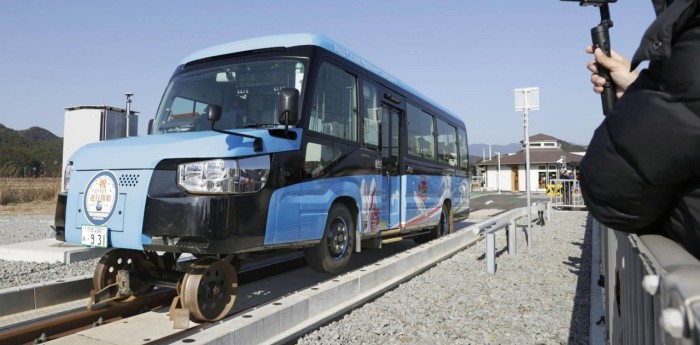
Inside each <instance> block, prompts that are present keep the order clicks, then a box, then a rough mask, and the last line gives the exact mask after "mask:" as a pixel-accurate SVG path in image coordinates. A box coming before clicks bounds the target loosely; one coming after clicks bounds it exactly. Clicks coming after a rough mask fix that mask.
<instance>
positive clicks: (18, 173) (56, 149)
mask: <svg viewBox="0 0 700 345" xmlns="http://www.w3.org/2000/svg"><path fill="white" fill-rule="evenodd" d="M62 161H63V139H62V138H59V137H57V136H56V135H54V134H53V133H51V132H49V131H47V130H45V129H43V128H40V127H32V128H29V129H26V130H21V131H16V130H13V129H10V128H7V127H5V126H3V125H2V124H0V177H60V176H61V170H62V167H61V163H62Z"/></svg>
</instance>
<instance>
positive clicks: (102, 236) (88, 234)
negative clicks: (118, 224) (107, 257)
mask: <svg viewBox="0 0 700 345" xmlns="http://www.w3.org/2000/svg"><path fill="white" fill-rule="evenodd" d="M82 230H83V234H82V237H81V239H80V244H82V245H84V246H89V247H100V248H107V227H106V226H94V225H83V227H82Z"/></svg>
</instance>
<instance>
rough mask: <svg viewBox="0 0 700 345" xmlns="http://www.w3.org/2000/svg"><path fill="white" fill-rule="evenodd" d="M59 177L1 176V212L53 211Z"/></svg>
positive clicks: (59, 185)
mask: <svg viewBox="0 0 700 345" xmlns="http://www.w3.org/2000/svg"><path fill="white" fill-rule="evenodd" d="M60 188H61V181H60V179H59V178H5V177H2V178H0V214H37V213H52V212H53V210H54V209H55V207H56V195H57V194H58V192H59V189H60Z"/></svg>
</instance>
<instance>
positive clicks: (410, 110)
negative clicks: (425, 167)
mask: <svg viewBox="0 0 700 345" xmlns="http://www.w3.org/2000/svg"><path fill="white" fill-rule="evenodd" d="M406 118H407V119H408V126H407V127H408V154H409V155H411V156H414V157H419V158H425V159H431V160H434V159H435V139H434V136H433V135H434V133H435V131H434V129H433V116H432V115H430V114H428V113H426V112H424V111H423V110H421V109H419V108H418V107H416V106H414V105H413V104H411V103H406Z"/></svg>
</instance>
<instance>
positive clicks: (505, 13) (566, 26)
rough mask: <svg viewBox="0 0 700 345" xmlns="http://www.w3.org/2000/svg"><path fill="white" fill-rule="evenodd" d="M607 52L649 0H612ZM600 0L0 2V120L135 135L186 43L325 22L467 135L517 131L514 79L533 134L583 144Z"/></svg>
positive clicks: (619, 45) (500, 137)
mask: <svg viewBox="0 0 700 345" xmlns="http://www.w3.org/2000/svg"><path fill="white" fill-rule="evenodd" d="M610 6H611V16H612V19H613V21H614V24H615V26H614V27H613V28H612V29H611V37H612V38H611V41H612V46H613V48H614V49H616V50H618V51H619V52H621V53H622V54H624V55H626V56H628V57H629V56H631V55H632V54H633V53H634V50H635V49H636V47H637V45H638V43H639V40H640V38H641V36H642V34H643V33H644V30H645V29H646V27H647V26H648V24H649V23H650V22H651V21H652V20H653V18H654V13H653V9H652V6H651V2H650V1H645V0H621V1H618V2H617V3H614V4H611V5H610ZM599 21H600V17H599V13H598V10H597V8H593V7H579V5H578V3H577V2H562V1H557V0H530V1H527V0H501V1H496V0H484V1H476V0H451V1H439V0H435V1H425V0H423V1H416V0H397V1H380V0H372V1H370V0H367V1H365V0H355V1H328V0H327V1H321V0H309V1H304V0H296V1H271V0H270V1H268V0H256V1H241V0H225V1H208V0H202V1H180V0H174V1H87V0H85V1H73V0H65V1H48V0H46V1H39V0H37V1H33V0H26V1H3V2H2V3H1V4H0V103H1V104H2V107H1V108H0V124H3V125H5V126H7V127H10V128H13V129H17V130H21V129H26V128H29V127H31V126H40V127H44V128H46V129H48V130H50V131H51V132H53V133H55V134H56V135H59V136H63V117H64V108H65V107H67V106H71V105H73V106H75V105H96V104H98V105H99V104H104V105H109V106H114V107H119V108H124V107H125V97H124V93H125V92H133V93H134V94H135V95H134V96H133V98H132V99H133V103H132V109H133V110H136V111H139V112H140V118H139V134H145V132H146V128H147V122H148V120H149V119H151V118H152V117H153V116H154V114H155V113H156V110H157V107H158V103H159V101H160V97H161V96H162V93H163V90H164V88H165V86H166V84H167V81H168V79H169V77H170V75H171V74H172V72H173V71H174V69H175V67H176V66H177V65H178V63H179V62H180V61H181V60H182V59H183V58H184V57H185V56H186V55H188V54H189V53H191V52H193V51H196V50H199V49H202V48H206V47H209V46H212V45H216V44H220V43H225V42H229V41H235V40H239V39H244V38H250V37H256V36H263V35H270V34H280V33H297V32H318V33H322V34H324V35H326V36H328V37H330V38H332V39H334V40H335V41H338V42H339V43H340V44H342V45H344V46H346V47H348V48H349V49H351V50H353V51H354V52H355V53H357V54H359V55H361V56H363V57H364V58H365V59H367V60H369V61H371V62H373V63H374V64H375V65H377V66H379V67H381V68H383V69H384V70H386V71H387V72H389V73H390V74H392V75H394V76H395V77H397V78H398V79H400V80H402V81H404V82H405V83H407V84H409V85H411V86H413V87H414V88H415V89H417V90H418V91H420V92H421V93H423V94H425V95H427V96H428V97H430V98H432V99H433V100H435V101H437V102H438V103H440V104H442V105H443V106H444V107H446V108H447V109H450V110H451V111H452V112H454V113H456V114H457V115H458V116H459V117H461V118H462V119H463V120H464V121H465V122H466V124H467V130H468V131H469V141H470V143H485V144H507V143H513V142H518V141H520V140H522V138H523V121H522V118H523V116H522V113H519V112H515V110H514V95H513V90H514V89H515V88H521V87H530V86H537V87H539V88H540V107H541V109H540V110H539V111H533V112H531V113H530V129H529V131H530V134H531V135H533V134H537V133H545V134H549V135H552V136H555V137H557V138H560V139H563V140H566V141H569V142H573V143H577V144H584V145H586V144H588V142H589V140H590V138H591V136H592V133H593V131H594V129H595V128H596V127H597V126H598V124H599V123H600V121H601V120H602V111H601V105H600V97H599V96H598V95H596V94H594V93H593V92H592V91H591V84H590V82H589V78H590V72H588V70H587V69H586V67H585V66H586V62H587V61H588V60H590V56H589V55H588V54H586V53H585V51H584V49H585V47H586V45H588V44H590V28H591V27H593V26H595V25H597V24H598V22H599Z"/></svg>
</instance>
